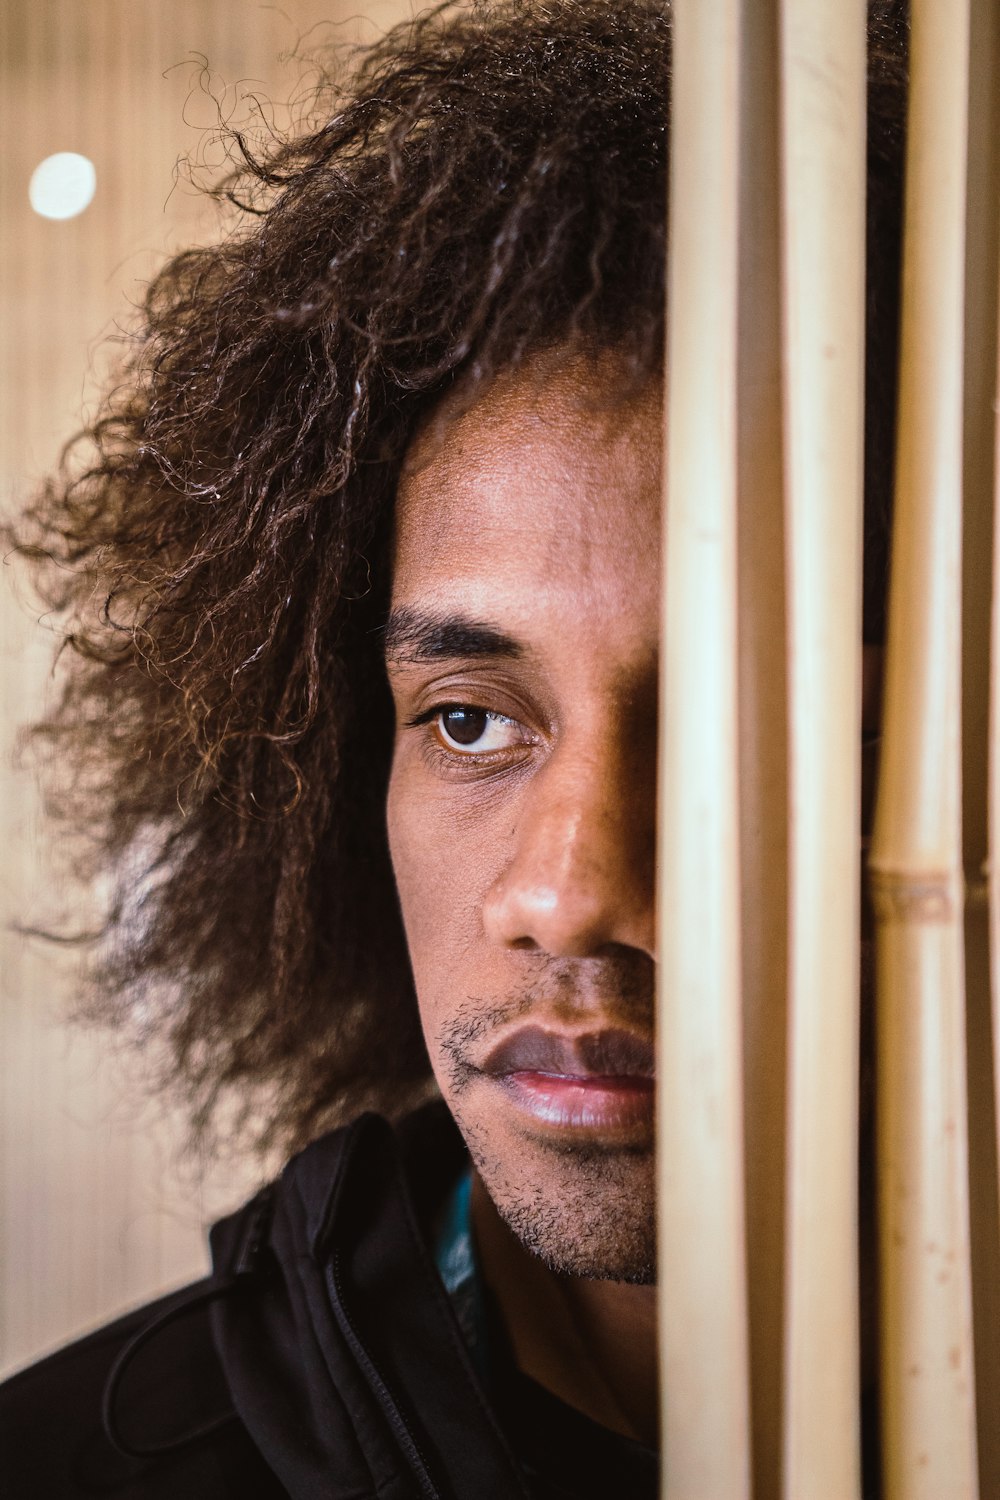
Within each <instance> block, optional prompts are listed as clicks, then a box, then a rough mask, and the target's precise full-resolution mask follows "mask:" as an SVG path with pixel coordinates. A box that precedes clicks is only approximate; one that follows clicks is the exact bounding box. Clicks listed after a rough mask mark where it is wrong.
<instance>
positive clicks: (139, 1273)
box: [0, 0, 419, 1371]
mask: <svg viewBox="0 0 1000 1500" xmlns="http://www.w3.org/2000/svg"><path fill="white" fill-rule="evenodd" d="M417 8H419V6H418V7H417ZM410 10H411V6H410V4H409V0H362V3H361V4H358V3H355V4H350V3H344V0H325V3H324V0H282V3H281V5H280V6H277V5H264V4H256V3H248V0H171V3H170V4H169V5H168V4H165V3H164V0H87V3H86V4H84V3H81V0H6V4H5V5H3V6H2V7H0V75H2V77H0V139H2V140H3V143H4V149H3V158H2V162H0V265H2V278H0V308H2V327H0V504H2V506H3V509H4V510H5V511H8V512H9V510H10V509H11V508H14V507H16V504H17V497H18V496H19V495H23V494H24V493H25V491H26V490H28V489H30V487H31V485H32V483H33V482H34V481H36V480H37V478H38V476H39V475H40V474H42V473H44V472H45V470H46V469H47V468H48V467H50V466H51V464H52V463H53V462H54V459H55V456H56V454H57V452H58V449H59V446H60V443H61V442H62V441H63V439H65V437H67V436H68V435H69V434H70V433H71V432H72V431H73V430H74V429H75V428H76V426H77V425H78V424H79V418H80V413H81V410H82V409H83V407H84V405H85V403H86V401H87V399H88V393H91V392H92V391H93V387H94V382H95V380H97V379H99V377H100V371H101V368H102V366H103V364H104V360H105V354H104V353H103V352H102V345H103V340H104V339H106V338H107V336H108V335H113V333H114V330H115V326H116V323H120V322H121V321H122V320H123V319H126V320H127V317H128V312H129V300H130V299H133V300H134V299H135V297H136V295H137V292H138V290H139V288H140V287H141V284H142V283H143V281H144V280H146V279H147V278H148V276H149V274H150V271H151V270H152V268H153V267H154V266H155V265H156V264H157V263H158V262H159V261H160V260H161V259H162V257H163V255H164V253H165V252H168V251H170V250H174V249H178V248H180V247H181V246H182V245H184V244H185V243H188V242H191V241H193V240H196V239H198V238H204V237H205V236H207V235H209V234H211V233H212V227H213V224H214V213H213V210H212V209H211V206H210V205H209V204H207V203H206V202H205V201H204V200H202V199H199V197H198V195H197V194H196V193H195V192H194V191H193V189H192V188H191V187H190V185H189V184H188V183H187V182H186V181H185V179H184V176H183V174H182V175H181V176H180V178H178V179H177V180H176V181H175V163H176V162H177V161H178V158H183V157H186V156H191V155H194V156H195V157H196V158H198V159H200V160H202V161H205V162H206V163H207V164H208V165H209V167H210V166H211V163H212V162H213V160H214V161H218V160H219V149H218V146H217V142H216V140H215V137H214V136H213V130H215V129H216V128H217V124H218V113H219V110H218V104H217V103H216V102H215V99H222V101H223V108H224V110H225V111H226V112H228V111H230V110H235V112H236V114H237V116H239V115H240V114H245V113H246V112H247V110H248V104H247V96H248V95H249V94H251V93H259V94H261V95H262V96H263V97H264V98H267V99H270V100H273V101H275V102H278V103H280V102H281V101H283V100H285V101H287V100H289V99H290V98H292V97H293V96H294V95H295V93H296V92H297V91H298V90H300V89H301V88H302V87H303V86H305V84H306V83H307V81H308V75H307V74H306V75H304V74H303V72H302V68H301V65H300V64H299V63H297V62H296V61H295V59H294V58H292V57H290V55H289V54H291V53H292V52H294V50H295V49H296V48H297V47H298V45H299V44H300V42H302V43H304V45H305V46H306V47H310V46H313V45H315V44H318V43H320V42H322V41H323V40H324V39H325V38H326V37H328V36H329V38H330V39H331V40H332V39H334V38H340V39H343V40H346V41H351V40H356V39H359V38H370V37H372V36H374V35H376V34H377V33H378V31H379V30H380V29H382V28H384V27H385V26H386V25H388V24H390V23H391V22H392V21H393V20H395V19H397V18H398V17H400V16H402V15H408V14H409V13H410ZM359 11H363V12H364V14H363V15H359ZM213 95H214V96H215V98H213V97H212V96H213ZM278 113H279V118H280V115H281V112H280V110H279V111H278ZM67 150H71V151H79V152H82V153H83V154H84V155H86V156H89V157H90V158H91V159H92V160H93V162H94V163H95V166H96V169H97V192H96V196H95V198H94V201H93V203H92V204H91V206H90V207H89V208H88V209H87V210H86V211H85V212H84V213H83V214H82V215H81V216H80V217H78V218H76V219H70V220H68V221H64V222H52V221H48V220H44V219H41V218H39V217H38V216H37V215H36V214H35V213H34V212H33V211H32V209H31V208H30V206H29V203H28V194H27V190H28V180H29V177H30V175H31V172H32V170H33V169H34V167H35V166H36V165H37V164H38V162H40V161H41V160H42V159H43V158H44V157H46V156H48V155H50V154H51V153H52V152H55V151H67ZM54 644H55V638H54V636H53V635H52V634H51V632H47V631H46V630H45V629H44V628H40V627H39V622H38V620H37V617H36V615H33V614H32V610H31V605H30V600H29V597H28V591H27V589H26V587H25V586H24V583H23V580H22V581H21V582H19V581H18V578H17V574H16V569H15V568H14V567H12V566H11V565H10V564H9V563H8V565H7V566H5V567H4V568H3V569H2V570H0V924H2V926H0V1371H9V1370H12V1369H14V1368H16V1367H18V1366H20V1365H22V1364H24V1363H25V1362H26V1361H27V1360H29V1359H30V1358H33V1357H34V1356H36V1355H37V1354H38V1353H40V1352H42V1351H45V1350H47V1349H49V1348H52V1347H53V1346H55V1345H57V1344H59V1343H60V1342H62V1341H64V1340H66V1339H67V1338H69V1337H71V1336H73V1335H75V1334H77V1333H79V1332H81V1331H82V1330H84V1329H86V1328H89V1327H91V1326H93V1325H95V1324H97V1323H99V1322H101V1321H103V1320H104V1319H106V1318H107V1317H108V1316H109V1315H111V1314H112V1313H114V1312H116V1311H118V1310H121V1309H124V1308H126V1307H128V1306H131V1305H134V1304H135V1303H137V1302H139V1301H142V1300H145V1299H146V1298H148V1297H150V1296H151V1295H153V1294H155V1293H156V1292H158V1291H160V1290H162V1289H165V1288H167V1287H170V1286H173V1285H177V1284H179V1283H180V1282H183V1281H184V1280H186V1279H189V1278H190V1277H193V1276H196V1275H198V1274H200V1272H201V1270H202V1268H203V1266H204V1265H205V1251H204V1224H205V1222H206V1221H207V1220H209V1219H210V1218H211V1217H213V1216H214V1215H215V1214H216V1213H217V1212H218V1211H219V1210H220V1208H221V1207H222V1206H225V1205H226V1204H228V1203H231V1202H235V1201H239V1199H240V1198H241V1197H242V1196H243V1194H244V1192H245V1191H246V1188H247V1185H248V1183H249V1182H250V1181H251V1180H252V1176H253V1169H252V1166H251V1165H250V1164H248V1163H241V1162H239V1161H236V1162H230V1163H227V1164H226V1165H225V1166H223V1167H219V1166H216V1167H215V1168H214V1169H211V1170H209V1171H208V1172H207V1173H206V1174H205V1175H204V1176H202V1175H200V1174H199V1170H198V1165H197V1164H195V1163H190V1162H186V1163H185V1162H183V1161H181V1160H180V1159H179V1157H178V1142H179V1140H180V1134H181V1132H180V1127H179V1122H178V1121H177V1120H171V1119H170V1118H169V1117H167V1116H166V1115H165V1113H164V1111H163V1110H162V1108H157V1109H153V1108H151V1107H150V1106H149V1105H148V1104H146V1103H145V1102H144V1099H143V1091H142V1081H141V1076H140V1073H139V1070H138V1068H137V1066H136V1065H135V1064H134V1063H132V1062H130V1061H129V1060H128V1059H125V1058H123V1057H121V1056H118V1055H116V1053H115V1049H114V1045H113V1042H112V1041H111V1039H109V1038H107V1037H100V1036H95V1035H93V1034H91V1033H84V1032H82V1031H80V1030H79V1029H77V1028H74V1027H67V1026H66V1025H65V1024H64V1022H63V1015H64V1013H65V1010H66V1007H67V1004H68V1003H69V1001H70V1000H71V998H72V990H73V969H72V961H71V960H68V959H67V958H66V956H65V955H58V954H56V953H53V952H52V950H51V949H49V948H46V947H45V946H43V945H38V944H30V945H29V944H27V943H25V942H23V941H20V940H18V939H16V938H15V937H13V936H11V934H10V932H9V931H8V928H9V925H10V923H11V922H12V921H14V920H20V921H22V922H25V921H27V922H30V921H31V920H32V919H35V920H38V919H40V917H41V916H42V915H43V914H44V912H45V911H46V910H49V909H50V908H49V902H50V899H51V896H52V890H51V880H52V875H51V871H50V870H49V869H48V868H47V863H46V838H47V836H48V835H47V831H46V829H45V826H44V821H43V819H42V818H41V816H40V812H39V808H38V802H37V797H36V792H35V788H34V786H33V784H32V782H31V779H30V778H29V777H28V776H26V775H25V774H24V773H23V772H18V771H17V770H15V767H14V746H15V741H16V734H17V726H18V725H19V724H20V723H22V722H23V721H24V720H25V719H26V718H29V717H30V716H31V715H32V713H33V711H35V709H36V708H37V705H38V704H39V703H40V702H41V701H42V695H43V694H44V692H45V687H46V680H47V674H48V667H49V661H50V658H51V655H52V651H53V647H54Z"/></svg>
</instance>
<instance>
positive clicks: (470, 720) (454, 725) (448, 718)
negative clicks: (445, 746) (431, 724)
mask: <svg viewBox="0 0 1000 1500" xmlns="http://www.w3.org/2000/svg"><path fill="white" fill-rule="evenodd" d="M487 719H488V715H487V713H486V710H485V709H484V708H446V709H445V710H444V712H443V713H442V715H441V726H442V728H443V729H444V732H445V734H446V735H447V736H448V738H449V739H450V740H454V741H455V743H456V745H474V744H475V743H476V741H477V740H481V739H482V737H483V735H484V734H485V733H486V725H487Z"/></svg>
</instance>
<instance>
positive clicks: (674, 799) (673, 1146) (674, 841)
mask: <svg viewBox="0 0 1000 1500" xmlns="http://www.w3.org/2000/svg"><path fill="white" fill-rule="evenodd" d="M674 24H675V34H674V35H675V40H674V67H675V80H676V81H675V86H674V98H673V104H672V127H671V129H672V153H671V158H672V159H671V182H670V203H671V209H670V261H669V291H668V307H669V323H668V339H667V413H666V504H665V526H666V579H665V595H664V649H663V652H662V659H663V682H662V692H661V700H660V701H661V715H662V718H661V745H662V761H661V780H660V789H659V791H660V801H659V806H660V827H659V835H660V846H659V847H660V854H661V881H660V905H659V936H660V952H661V955H662V958H661V964H660V986H661V988H660V996H659V1006H658V1067H657V1076H658V1080H659V1085H658V1086H659V1093H658V1111H657V1113H658V1164H659V1183H658V1186H659V1191H658V1211H659V1244H660V1284H661V1286H662V1287H663V1288H664V1295H663V1297H662V1298H661V1303H660V1318H661V1323H660V1334H661V1340H660V1342H661V1371H662V1387H661V1388H662V1391H663V1421H662V1434H663V1446H664V1477H663V1493H664V1495H665V1496H667V1497H669V1500H714V1497H725V1500H740V1497H743V1496H747V1495H748V1494H749V1472H750V1458H749V1416H748V1381H747V1331H746V1276H745V1234H744V1193H743V1155H742V1125H743V1121H742V1088H741V1067H742V1058H741V1046H740V960H739V899H738V896H739V893H738V856H739V849H738V833H737V817H738V811H737V771H736V629H735V595H736V567H735V530H736V504H735V501H736V470H735V465H736V444H735V411H736V400H735V396H736V290H737V222H738V194H739V161H738V137H739V90H738V58H739V7H738V0H679V3H678V4H677V6H676V9H675V22H674Z"/></svg>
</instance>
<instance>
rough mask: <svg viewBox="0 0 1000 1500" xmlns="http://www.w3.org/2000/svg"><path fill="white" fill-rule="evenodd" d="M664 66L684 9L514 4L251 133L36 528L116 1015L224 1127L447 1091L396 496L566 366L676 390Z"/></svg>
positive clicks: (104, 999)
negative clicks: (436, 1065)
mask: <svg viewBox="0 0 1000 1500" xmlns="http://www.w3.org/2000/svg"><path fill="white" fill-rule="evenodd" d="M894 29H898V28H896V24H895V23H894V22H893V23H890V24H889V28H888V32H887V36H888V40H889V42H890V43H891V42H892V35H891V33H892V32H893V31H894ZM898 52H899V48H898V47H895V48H894V47H892V46H888V48H887V56H888V55H890V54H891V55H892V56H897V55H898ZM669 56H670V52H669V26H668V15H667V5H666V3H654V0H546V3H544V4H532V3H528V0H505V3H497V4H489V5H473V6H472V7H461V8H453V7H449V6H445V7H443V8H441V9H439V10H437V11H435V12H433V13H431V14H430V15H429V16H427V17H425V18H423V19H421V20H419V21H417V22H415V23H410V24H407V25H405V26H403V27H400V28H398V29H396V30H395V31H393V32H391V33H390V34H389V35H388V36H387V37H386V38H385V39H384V40H383V41H382V42H380V43H379V44H378V45H377V46H376V47H375V48H374V49H372V50H371V51H370V52H368V53H367V54H366V55H365V56H364V57H363V59H362V60H361V62H360V63H359V64H358V65H357V66H356V67H355V68H354V70H353V72H352V73H351V74H350V76H349V77H347V78H346V79H343V78H341V77H340V75H339V73H338V71H337V65H336V64H334V65H332V67H331V71H330V73H329V75H328V76H327V77H326V78H325V79H324V81H323V83H322V85H321V87H320V89H319V90H318V93H317V96H316V103H315V110H314V112H313V115H312V118H313V120H314V128H312V129H311V130H307V131H306V132H305V133H303V134H301V135H299V136H297V137H296V138H294V139H290V140H288V141H286V142H279V143H277V144H274V143H273V142H272V143H270V144H269V145H268V146H267V148H266V149H264V150H256V149H255V148H254V147H253V146H252V145H251V144H250V143H249V142H248V141H247V140H245V139H244V138H243V137H241V136H239V135H234V141H235V144H236V146H237V148H238V150H239V151H240V153H241V155H242V160H241V164H240V166H239V169H238V170H237V171H236V172H235V173H234V174H233V175H231V176H230V177H229V178H228V179H227V180H226V181H225V182H224V183H223V184H222V185H221V186H220V188H219V189H218V195H219V197H220V200H221V201H224V202H229V203H230V204H234V205H235V208H234V209H233V210H232V212H233V214H234V220H235V221H234V223H233V225H231V226H230V228H229V232H228V233H227V235H226V237H225V238H224V239H222V240H221V242H220V243H218V244H215V245H212V246H210V247H207V248H202V249H196V250H191V251H188V252H186V253H184V254H181V255H179V256H177V257H176V258H175V259H173V260H171V261H170V262H169V263H168V264H167V265H166V266H165V267H164V269H163V270H162V272H161V273H160V274H159V276H158V277H157V278H156V280H155V281H154V282H153V283H152V285H151V286H150V288H149V290H148V294H147V296H146V298H145V303H144V306H143V308H142V310H141V322H140V325H139V327H138V330H137V332H136V335H135V337H134V339H133V340H132V341H131V342H130V344H129V346H128V348H127V352H126V356H125V359H124V363H123V365H122V366H121V367H120V368H119V370H118V371H117V374H116V378H115V381H114V385H113V388H112V390H111V392H110V394H109V396H108V397H107V400H106V403H105V405H104V408H103V410H102V411H101V412H100V414H99V416H98V418H97V420H96V421H95V422H94V423H93V424H92V426H91V427H90V428H89V429H88V431H87V432H86V433H84V434H83V435H82V436H81V438H80V439H79V440H77V443H76V444H75V445H74V446H73V447H72V448H71V450H70V453H69V455H68V457H67V461H66V463H65V465H64V467H63V470H62V471H61V473H60V475H59V476H58V477H57V478H56V479H54V480H53V481H52V482H51V484H50V485H49V486H48V487H47V488H46V489H45V490H44V492H43V493H42V494H41V495H40V496H39V497H38V498H37V500H36V502H35V504H34V506H33V508H32V510H31V511H30V513H29V521H28V539H29V543H30V545H32V546H33V547H34V548H35V555H36V557H37V558H38V559H39V570H40V579H41V585H42V589H43V592H44V594H45V597H46V599H47V602H48V603H49V605H50V607H53V608H55V609H56V610H57V611H59V612H60V613H61V615H62V616H63V618H65V619H66V621H67V634H68V641H69V645H70V646H71V648H72V650H71V653H70V654H69V656H68V657H67V658H66V659H65V662H64V665H66V668H67V669H66V672H65V675H64V681H63V687H62V696H61V699H60V701H59V703H58V705H57V707H56V708H55V710H54V711H53V713H52V714H51V715H50V717H49V718H48V720H47V721H46V722H45V723H43V724H41V725H39V726H37V727H36V729H35V738H36V743H39V744H40V745H41V746H42V747H43V748H44V749H45V750H46V751H47V757H48V758H49V759H50V760H51V761H52V762H53V763H54V764H55V765H56V766H57V767H58V776H56V775H53V777H52V778H51V781H50V800H51V802H52V805H53V808H54V810H55V812H56V813H57V814H58V815H60V816H61V817H62V818H63V819H64V820H65V825H66V826H67V828H68V829H69V830H70V831H75V834H76V840H75V844H74V848H75V849H76V853H77V873H78V874H79V875H80V876H82V877H83V878H84V879H86V880H91V881H93V880H95V879H100V880H101V881H103V882H104V883H105V884H106V885H107V886H108V888H110V890H111V892H112V894H111V899H110V902H109V906H108V910H107V915H106V922H105V923H104V927H103V932H102V936H101V940H100V941H99V942H98V943H97V944H96V946H95V948H94V950H93V952H92V961H91V964H90V968H89V976H88V995H89V996H90V999H89V1001H88V1007H87V1008H88V1011H89V1013H90V1014H91V1015H94V1016H97V1017H99V1018H100V1019H102V1020H104V1021H108V1020H110V1021H112V1022H115V1023H118V1024H124V1023H128V1024H129V1025H130V1026H131V1027H132V1028H133V1029H135V1028H136V1027H138V1029H139V1030H140V1031H141V1032H144V1033H151V1034H155V1035H156V1036H158V1037H159V1038H160V1039H161V1041H163V1042H165V1043H166V1044H167V1052H168V1053H169V1056H170V1059H171V1063H170V1072H171V1076H172V1077H173V1078H174V1079H175V1080H179V1081H181V1082H182V1083H183V1084H184V1086H185V1087H186V1088H187V1090H188V1093H189V1098H190V1101H191V1105H192V1109H193V1115H194V1120H195V1124H196V1127H198V1128H201V1127H204V1126H205V1125H206V1124H207V1122H208V1121H209V1120H210V1119H211V1118H212V1116H213V1113H214V1109H215V1106H216V1104H217V1103H218V1102H219V1101H220V1099H221V1098H223V1097H224V1096H227V1095H229V1094H234V1095H235V1096H236V1097H237V1098H238V1099H239V1100H240V1101H241V1104H242V1110H243V1113H242V1120H243V1123H244V1125H246V1126H248V1127H250V1128H251V1130H252V1134H253V1136H254V1138H255V1139H256V1141H257V1143H258V1144H264V1145H267V1144H272V1143H280V1144H281V1145H282V1146H285V1147H287V1146H293V1145H295V1144H298V1143H300V1142H301V1141H303V1140H305V1139H308V1138H309V1137H310V1136H311V1135H313V1134H315V1133H316V1132H317V1131H318V1130H319V1129H320V1128H321V1127H322V1126H324V1125H325V1124H327V1123H329V1122H332V1121H334V1120H337V1119H341V1118H344V1117H346V1116H349V1115H350V1114H352V1113H354V1112H356V1111H357V1110H358V1109H359V1108H362V1107H366V1106H370V1105H375V1106H378V1107H380V1108H382V1109H383V1110H386V1111H387V1112H388V1113H390V1114H396V1113H399V1112H400V1111H402V1110H403V1109H405V1108H407V1107H409V1105H411V1104H412V1103H413V1102H414V1100H416V1099H417V1098H418V1097H420V1096H421V1095H422V1094H424V1093H425V1092H426V1091H427V1089H428V1087H429V1079H430V1073H429V1067H428V1063H427V1058H426V1054H425V1052H424V1049H423V1044H422V1041H421V1037H420V1032H419V1026H418V1020H417V1012H416V1005H415V1000H414V995H413V986H412V979H411V977H410V972H409V966H408V961H407V956H406V949H405V942H404V938H403V933H402V926H401V922H400V918H399V913H398V906H397V902H396V896H395V892H394V888H393V882H392V875H391V870H390V865H389V858H388V851H387V843H386V834H385V826H384V800H385V789H386V782H387V776H388V768H389V757H390V751H391V741H392V709H391V704H390V700H389V696H388V691H387V688H386V685H385V680H384V673H383V666H382V637H381V629H382V626H383V625H384V622H385V615H386V609H387V597H388V581H389V580H388V568H387V549H388V545H389V541H390V535H391V512H392V501H393V495H394V492H395V487H396V483H397V477H398V474H399V470H400V466H401V463H402V459H403V455H404V454H405V452H406V449H407V447H408V444H409V442H410V439H411V437H412V435H413V433H414V430H415V428H416V427H417V425H418V424H419V423H420V421H421V420H422V418H423V416H424V415H425V413H426V412H428V411H429V410H430V409H431V408H432V407H433V406H434V405H435V404H436V403H437V402H439V401H440V400H441V399H442V397H443V396H444V395H445V394H446V393H450V392H452V391H454V390H455V389H456V387H459V388H461V389H463V390H466V391H467V392H468V393H470V395H473V394H474V393H475V390H476V389H477V388H479V387H480V386H482V385H483V384H484V383H485V382H488V381H489V379H490V378H491V376H492V375H493V374H495V373H496V372H497V371H498V370H500V369H502V368H510V367H513V366H516V365H518V364H519V363H520V362H522V361H524V360H525V359H526V358H527V357H528V356H529V355H533V354H535V353H537V352H538V351H539V350H542V349H546V348H558V347H559V346H562V345H578V346H582V347H584V348H586V347H590V348H594V349H597V348H600V349H608V348H615V349H617V350H618V351H619V352H620V355H621V357H622V359H623V361H624V362H625V365H626V366H627V367H628V368H631V370H632V371H633V372H634V373H635V376H636V378H637V379H640V380H641V379H643V378H645V377H647V376H649V375H652V374H655V373H656V372H658V370H659V369H660V368H661V363H662V352H661V351H662V344H663V290H664V276H663V265H664V255H665V207H666V205H665V188H666V177H667V128H666V126H667V111H668V75H669ZM880 86H881V87H882V88H883V92H884V93H885V94H886V99H888V100H890V101H895V102H891V103H890V105H889V106H888V107H887V108H883V109H882V110H881V111H880V116H882V117H885V118H893V119H898V118H899V117H900V116H901V111H902V106H901V104H900V103H899V102H898V99H897V97H896V96H897V95H898V93H899V89H900V87H901V79H900V78H899V77H897V76H896V75H895V74H894V73H893V69H892V67H886V68H883V69H882V84H881V85H880ZM883 136H884V137H885V139H883V137H882V136H880V137H879V142H880V144H879V150H880V151H884V150H885V149H889V154H890V156H891V154H892V150H893V149H895V143H896V142H897V139H898V138H899V137H900V131H899V130H898V129H895V131H893V129H890V130H889V131H888V134H886V132H884V131H883ZM886 140H889V141H890V143H891V144H890V148H886V146H885V141H886ZM893 170H895V168H893ZM890 237H891V235H890ZM883 258H884V259H885V262H886V265H890V264H894V257H893V256H892V255H889V256H887V257H883ZM880 295H881V294H880ZM870 300H871V299H870ZM892 300H893V299H892V297H889V298H886V297H883V301H886V302H887V303H889V302H891V301H892ZM890 379H891V376H890V375H888V374H886V373H885V371H883V383H884V382H885V381H886V380H890ZM883 460H884V455H883V456H882V460H880V461H879V462H878V463H877V464H876V466H875V467H876V469H877V470H879V471H880V472H881V471H884V470H886V469H887V464H886V463H885V462H884V461H883ZM67 768H71V777H70V780H69V782H68V784H67V781H66V771H67Z"/></svg>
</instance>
